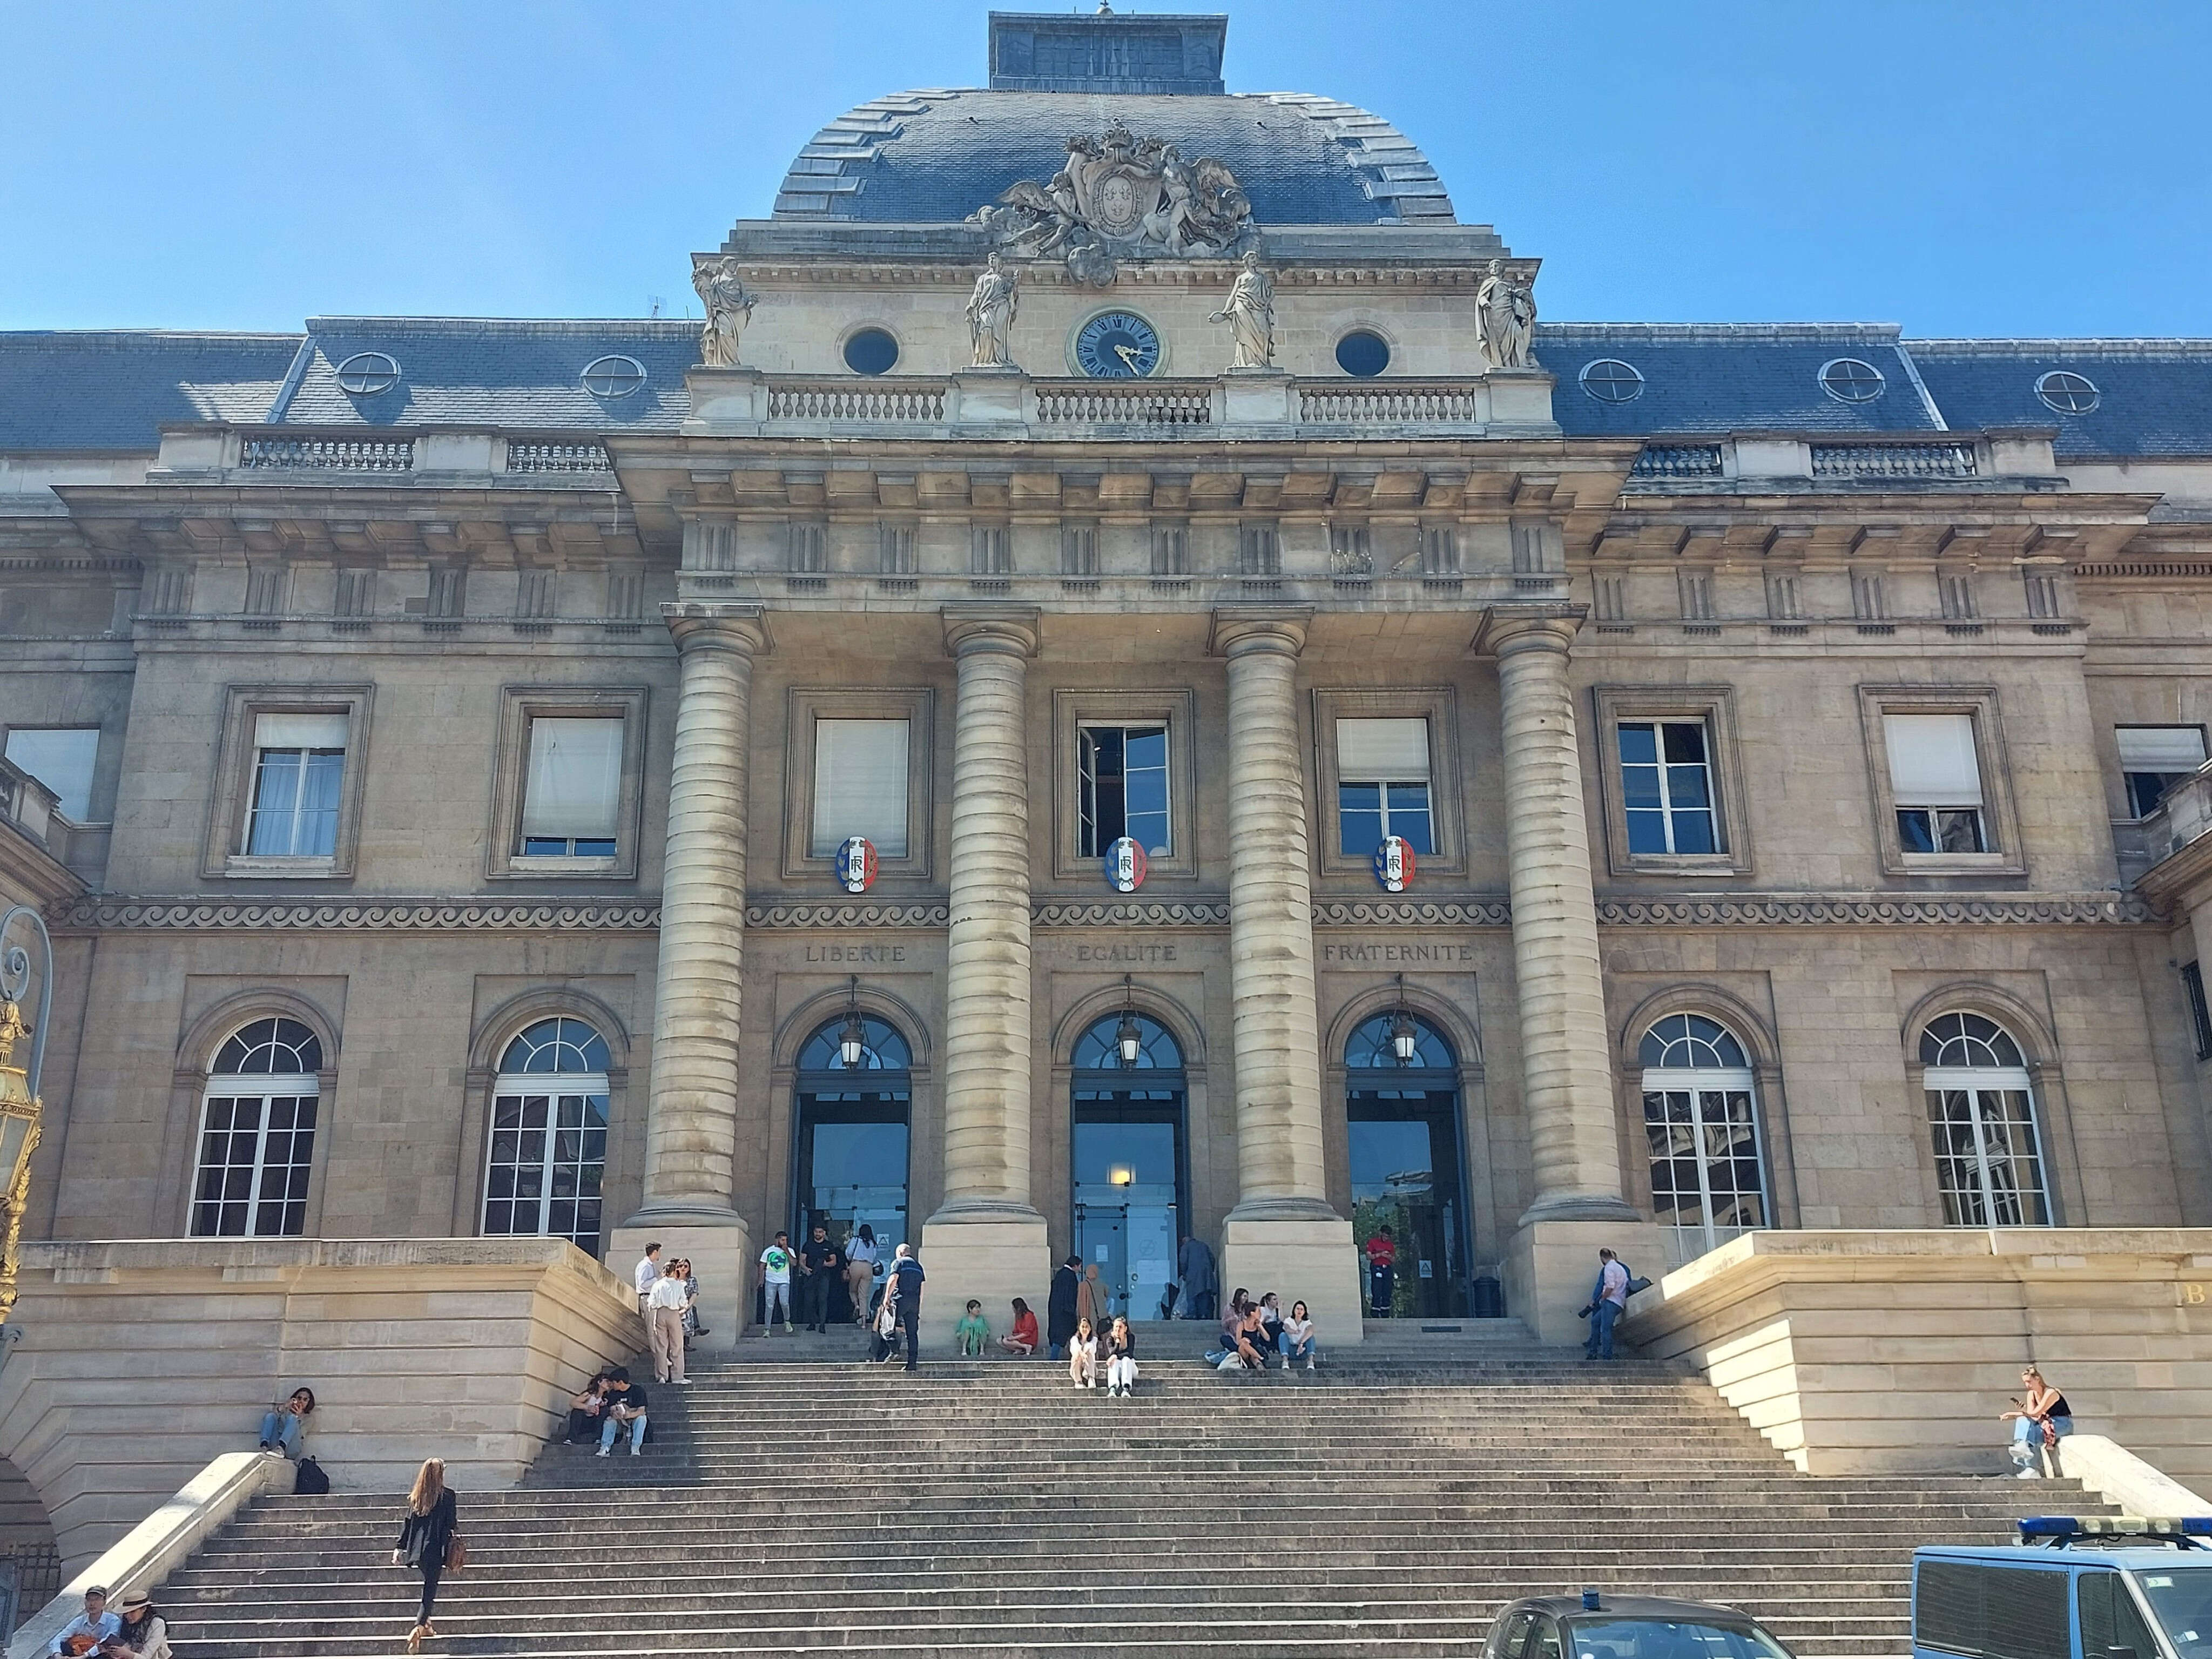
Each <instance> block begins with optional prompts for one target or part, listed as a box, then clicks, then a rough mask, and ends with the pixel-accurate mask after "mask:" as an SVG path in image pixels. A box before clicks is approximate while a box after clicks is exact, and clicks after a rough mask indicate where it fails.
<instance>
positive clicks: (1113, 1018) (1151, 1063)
mask: <svg viewBox="0 0 2212 1659" xmlns="http://www.w3.org/2000/svg"><path fill="white" fill-rule="evenodd" d="M1124 1018H1127V1020H1128V1022H1129V1023H1130V1024H1132V1025H1133V1026H1134V1027H1135V1028H1136V1032H1137V1057H1136V1058H1135V1059H1134V1060H1130V1061H1127V1062H1126V1063H1125V1062H1124V1061H1123V1060H1122V1059H1121V1022H1122V1020H1123V1019H1124ZM1074 1058H1075V1069H1076V1070H1077V1071H1079V1072H1121V1071H1130V1072H1180V1071H1181V1070H1182V1044H1180V1043H1178V1042H1176V1040H1175V1034H1174V1033H1173V1032H1172V1031H1170V1030H1168V1028H1167V1027H1166V1026H1164V1025H1163V1024H1160V1023H1159V1021H1158V1020H1156V1019H1154V1018H1152V1016H1151V1015H1149V1014H1139V1013H1136V1012H1131V1013H1129V1014H1127V1015H1126V1016H1124V1015H1121V1014H1113V1015H1109V1017H1108V1018H1104V1019H1102V1020H1098V1021H1097V1022H1095V1023H1094V1024H1092V1025H1091V1028H1090V1030H1086V1031H1085V1032H1084V1034H1083V1035H1082V1036H1079V1037H1078V1038H1076V1039H1075V1056H1074Z"/></svg>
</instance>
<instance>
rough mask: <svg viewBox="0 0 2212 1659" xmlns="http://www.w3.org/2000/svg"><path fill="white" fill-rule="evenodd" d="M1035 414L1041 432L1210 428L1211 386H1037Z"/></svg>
mask: <svg viewBox="0 0 2212 1659" xmlns="http://www.w3.org/2000/svg"><path fill="white" fill-rule="evenodd" d="M1036 410H1037V420H1038V422H1039V423H1040V424H1042V425H1045V426H1141V427H1192V426H1211V425H1212V423H1213V389H1212V386H1211V384H1194V385H1193V384H1186V385H1182V386H1161V385H1158V384H1151V385H1148V384H1146V383H1145V382H1142V381H1135V382H1131V383H1127V384H1124V385H1113V384H1110V383H1107V382H1097V383H1091V382H1085V383H1083V384H1079V385H1073V386H1070V385H1065V384H1063V385H1058V386H1052V385H1040V386H1038V387H1037V388H1036Z"/></svg>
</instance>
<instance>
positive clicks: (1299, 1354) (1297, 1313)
mask: <svg viewBox="0 0 2212 1659" xmlns="http://www.w3.org/2000/svg"><path fill="white" fill-rule="evenodd" d="M1319 1358H1321V1349H1320V1348H1319V1347H1318V1346H1316V1345H1315V1342H1314V1322H1313V1316H1312V1315H1311V1314H1310V1313H1308V1312H1307V1311H1306V1304H1304V1303H1303V1302H1293V1303H1291V1316H1290V1317H1289V1318H1288V1319H1285V1321H1284V1322H1283V1369H1284V1370H1290V1368H1291V1366H1292V1365H1294V1364H1297V1362H1298V1361H1299V1360H1301V1359H1303V1360H1304V1361H1305V1362H1306V1369H1307V1370H1309V1371H1310V1370H1313V1369H1314V1364H1315V1362H1316V1360H1318V1359H1319Z"/></svg>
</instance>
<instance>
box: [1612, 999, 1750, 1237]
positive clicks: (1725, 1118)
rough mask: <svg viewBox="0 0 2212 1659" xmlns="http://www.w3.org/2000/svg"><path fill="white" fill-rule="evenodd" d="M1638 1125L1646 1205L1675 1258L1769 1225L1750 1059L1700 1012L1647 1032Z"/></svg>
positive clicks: (1677, 1016)
mask: <svg viewBox="0 0 2212 1659" xmlns="http://www.w3.org/2000/svg"><path fill="white" fill-rule="evenodd" d="M1637 1058H1638V1060H1639V1061H1641V1062H1642V1064H1643V1066H1644V1075H1643V1094H1644V1137H1645V1139H1646V1140H1647V1142H1648V1143H1649V1145H1650V1152H1651V1212H1652V1215H1653V1216H1654V1218H1656V1219H1657V1221H1658V1222H1659V1224H1660V1225H1662V1226H1664V1227H1668V1228H1671V1229H1672V1230H1673V1231H1674V1251H1675V1256H1674V1259H1675V1260H1676V1261H1690V1260H1692V1258H1694V1257H1697V1256H1700V1255H1704V1254H1705V1252H1706V1251H1707V1250H1711V1249H1718V1248H1719V1247H1720V1246H1721V1245H1723V1244H1725V1243H1728V1242H1729V1240H1730V1239H1732V1238H1734V1237H1737V1236H1738V1235H1739V1234H1741V1233H1745V1232H1749V1231H1753V1230H1755V1229H1757V1228H1760V1227H1764V1226H1765V1225H1767V1213H1766V1158H1765V1150H1764V1149H1763V1148H1762V1147H1761V1146H1760V1145H1759V1093H1758V1084H1757V1079H1755V1078H1754V1077H1753V1073H1752V1069H1751V1059H1750V1056H1749V1055H1748V1054H1746V1053H1745V1052H1744V1047H1743V1044H1742V1042H1741V1041H1739V1040H1738V1039H1737V1037H1736V1035H1735V1032H1733V1031H1731V1030H1729V1029H1728V1027H1727V1026H1725V1025H1723V1024H1721V1023H1720V1022H1719V1021H1717V1020H1713V1019H1708V1018H1705V1015H1703V1014H1669V1015H1668V1016H1667V1017H1666V1018H1664V1019H1662V1020H1661V1021H1659V1022H1658V1024H1656V1025H1654V1026H1652V1028H1651V1029H1650V1030H1648V1031H1646V1032H1645V1033H1644V1041H1643V1042H1642V1043H1641V1044H1640V1045H1639V1046H1638V1049H1637Z"/></svg>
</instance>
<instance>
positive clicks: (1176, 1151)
mask: <svg viewBox="0 0 2212 1659" xmlns="http://www.w3.org/2000/svg"><path fill="white" fill-rule="evenodd" d="M1073 1059H1074V1061H1075V1065H1074V1070H1073V1090H1072V1096H1073V1098H1072V1099H1071V1102H1070V1107H1071V1111H1072V1118H1071V1123H1070V1130H1071V1133H1070V1137H1069V1138H1070V1140H1071V1142H1072V1146H1071V1152H1072V1153H1073V1156H1072V1158H1071V1160H1070V1163H1071V1165H1072V1174H1073V1180H1074V1186H1075V1209H1074V1222H1075V1251H1076V1254H1077V1255H1080V1256H1081V1257H1082V1258H1083V1260H1084V1261H1085V1263H1086V1264H1096V1265H1097V1268H1098V1278H1099V1280H1100V1282H1101V1283H1103V1285H1105V1286H1106V1291H1107V1296H1108V1299H1109V1303H1110V1308H1109V1311H1110V1312H1112V1313H1115V1314H1120V1315H1122V1316H1125V1317H1127V1318H1129V1319H1133V1320H1138V1319H1158V1317H1159V1316H1160V1307H1161V1304H1162V1303H1163V1302H1164V1300H1165V1298H1166V1297H1167V1290H1168V1286H1169V1285H1170V1284H1172V1283H1173V1282H1174V1281H1175V1275H1176V1246H1177V1245H1179V1244H1180V1243H1182V1220H1183V1218H1184V1217H1185V1216H1186V1215H1188V1213H1189V1207H1188V1206H1189V1196H1190V1186H1189V1175H1188V1168H1187V1164H1188V1158H1187V1156H1186V1150H1185V1148H1184V1146H1183V1117H1184V1107H1185V1095H1184V1091H1183V1076H1182V1050H1181V1049H1180V1048H1178V1047H1177V1046H1176V1040H1175V1038H1174V1036H1172V1035H1170V1033H1169V1031H1168V1030H1167V1028H1166V1027H1164V1026H1163V1025H1162V1024H1160V1023H1159V1022H1158V1021H1157V1020H1155V1019H1152V1018H1150V1017H1149V1016H1147V1015H1144V1014H1139V1013H1138V1012H1136V1011H1135V1010H1133V1009H1129V1010H1125V1011H1124V1012H1122V1013H1121V1015H1119V1016H1112V1015H1109V1017H1108V1018H1104V1019H1102V1020H1100V1021H1098V1022H1097V1024H1094V1025H1092V1026H1091V1028H1090V1029H1089V1030H1086V1031H1085V1032H1084V1034H1083V1035H1082V1036H1080V1037H1079V1038H1078V1039H1077V1040H1076V1044H1075V1054H1074V1055H1073Z"/></svg>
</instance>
